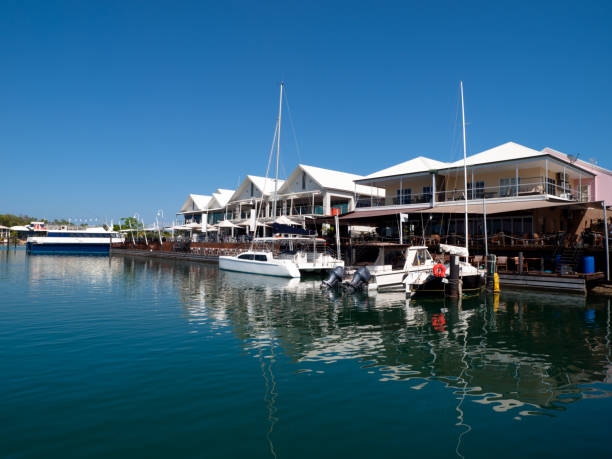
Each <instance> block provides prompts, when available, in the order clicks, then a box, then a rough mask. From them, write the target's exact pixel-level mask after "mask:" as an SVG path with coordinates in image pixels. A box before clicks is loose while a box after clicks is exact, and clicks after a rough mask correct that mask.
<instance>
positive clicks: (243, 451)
mask: <svg viewBox="0 0 612 459" xmlns="http://www.w3.org/2000/svg"><path fill="white" fill-rule="evenodd" d="M0 292H1V297H0V314H1V315H0V317H1V319H0V374H1V375H2V376H1V380H0V381H1V384H2V390H1V391H0V406H1V407H2V409H1V410H0V421H1V425H2V430H1V431H0V456H2V457H4V458H30V457H45V458H51V457H62V458H65V457H264V458H265V457H272V458H273V457H292V458H294V457H298V458H299V457H304V458H306V457H352V458H357V457H383V456H395V457H407V456H411V457H497V458H500V457H517V456H519V455H529V456H535V455H543V456H546V457H575V456H586V455H590V456H591V457H610V456H611V455H612V443H610V441H609V429H610V428H609V421H610V417H611V415H612V398H610V395H612V385H611V382H612V369H611V368H612V366H611V364H610V358H611V356H610V345H611V344H610V339H611V338H612V336H611V328H610V314H611V311H610V301H609V299H607V298H605V297H594V298H587V299H584V298H583V297H581V296H559V295H550V294H536V293H525V292H522V293H521V292H518V293H517V292H510V291H505V292H502V294H501V296H499V297H497V298H496V297H493V296H483V297H480V298H472V299H467V300H464V301H463V302H462V304H460V305H457V304H454V303H449V302H445V301H444V300H439V299H438V300H410V301H407V300H406V299H405V298H404V295H402V294H386V295H385V294H383V295H379V296H377V297H368V296H367V295H363V294H358V295H342V294H339V293H333V292H327V291H322V290H320V289H319V281H318V280H299V279H293V280H284V279H275V278H269V277H259V276H255V275H248V274H238V273H230V272H219V271H218V269H217V267H216V266H215V265H206V264H196V263H185V262H172V261H162V260H155V259H147V258H132V257H124V256H113V257H85V256H83V257H74V256H51V255H30V256H28V255H26V253H25V251H24V250H19V249H16V250H15V249H12V248H11V249H9V250H7V249H3V250H0Z"/></svg>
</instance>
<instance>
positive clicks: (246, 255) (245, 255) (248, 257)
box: [238, 253, 253, 260]
mask: <svg viewBox="0 0 612 459" xmlns="http://www.w3.org/2000/svg"><path fill="white" fill-rule="evenodd" d="M238 259H239V260H252V259H253V254H250V253H243V254H242V255H238Z"/></svg>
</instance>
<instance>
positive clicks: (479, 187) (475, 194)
mask: <svg viewBox="0 0 612 459" xmlns="http://www.w3.org/2000/svg"><path fill="white" fill-rule="evenodd" d="M502 180H503V179H502ZM472 186H473V183H472V182H468V185H467V187H468V198H469V199H482V198H484V188H485V182H484V180H481V181H478V182H476V188H475V189H472Z"/></svg>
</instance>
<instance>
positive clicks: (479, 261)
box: [472, 255, 483, 268]
mask: <svg viewBox="0 0 612 459" xmlns="http://www.w3.org/2000/svg"><path fill="white" fill-rule="evenodd" d="M482 260H483V257H482V255H474V258H473V259H472V264H473V265H474V266H476V267H477V268H480V266H481V265H482Z"/></svg>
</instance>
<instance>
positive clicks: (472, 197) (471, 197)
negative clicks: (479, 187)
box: [470, 167, 474, 200]
mask: <svg viewBox="0 0 612 459" xmlns="http://www.w3.org/2000/svg"><path fill="white" fill-rule="evenodd" d="M471 195H472V196H470V199H472V200H473V199H474V168H473V167H472V193H471Z"/></svg>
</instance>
